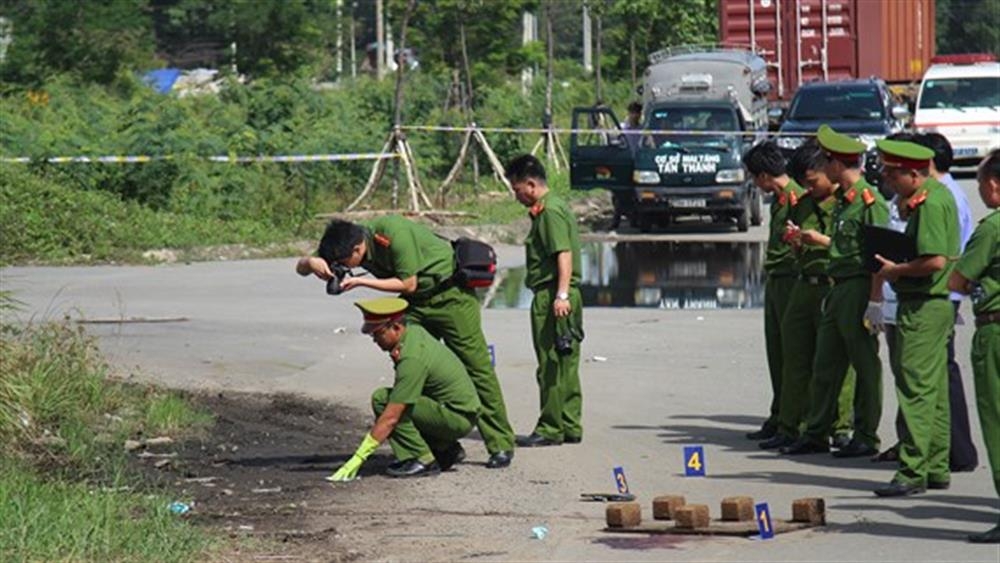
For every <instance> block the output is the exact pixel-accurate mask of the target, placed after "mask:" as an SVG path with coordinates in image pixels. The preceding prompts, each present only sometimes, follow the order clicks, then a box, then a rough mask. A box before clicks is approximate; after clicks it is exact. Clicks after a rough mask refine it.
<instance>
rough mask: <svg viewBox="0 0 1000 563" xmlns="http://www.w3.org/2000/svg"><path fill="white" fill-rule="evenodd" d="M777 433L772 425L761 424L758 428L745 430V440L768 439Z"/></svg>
mask: <svg viewBox="0 0 1000 563" xmlns="http://www.w3.org/2000/svg"><path fill="white" fill-rule="evenodd" d="M777 434H778V429H777V428H775V427H773V426H763V427H761V429H760V430H754V431H753V432H747V440H770V439H771V438H774V437H775V435H777Z"/></svg>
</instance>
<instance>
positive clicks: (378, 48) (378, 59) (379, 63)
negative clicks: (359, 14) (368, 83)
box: [375, 0, 385, 80]
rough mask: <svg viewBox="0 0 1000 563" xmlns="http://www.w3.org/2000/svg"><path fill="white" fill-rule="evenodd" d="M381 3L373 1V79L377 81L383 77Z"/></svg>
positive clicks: (383, 37)
mask: <svg viewBox="0 0 1000 563" xmlns="http://www.w3.org/2000/svg"><path fill="white" fill-rule="evenodd" d="M382 2H383V0H375V42H376V45H375V77H376V78H378V79H379V80H382V78H383V77H384V76H385V21H384V19H383V18H384V14H383V9H382Z"/></svg>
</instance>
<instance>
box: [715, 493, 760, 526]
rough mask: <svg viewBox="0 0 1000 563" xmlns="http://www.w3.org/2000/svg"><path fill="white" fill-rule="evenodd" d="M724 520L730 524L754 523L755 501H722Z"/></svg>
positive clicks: (739, 498)
mask: <svg viewBox="0 0 1000 563" xmlns="http://www.w3.org/2000/svg"><path fill="white" fill-rule="evenodd" d="M722 519H723V520H725V521H728V522H746V521H753V499H752V498H750V497H726V498H724V499H722Z"/></svg>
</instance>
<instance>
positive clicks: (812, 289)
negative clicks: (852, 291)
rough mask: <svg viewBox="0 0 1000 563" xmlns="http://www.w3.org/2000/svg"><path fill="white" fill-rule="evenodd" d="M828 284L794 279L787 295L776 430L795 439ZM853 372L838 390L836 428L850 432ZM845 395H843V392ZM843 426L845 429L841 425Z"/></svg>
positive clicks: (803, 411)
mask: <svg viewBox="0 0 1000 563" xmlns="http://www.w3.org/2000/svg"><path fill="white" fill-rule="evenodd" d="M829 291H830V286H829V285H825V284H821V285H812V284H809V283H807V282H805V281H801V280H797V281H796V282H795V284H794V285H793V286H792V291H791V293H790V294H789V296H788V305H787V306H786V307H787V309H786V310H785V316H784V317H783V318H782V319H781V351H782V357H783V360H782V370H781V402H780V406H779V407H778V432H780V433H781V434H783V435H785V436H788V437H791V438H796V437H798V436H799V430H800V426H801V425H802V423H803V422H804V421H805V419H806V417H807V414H808V412H809V389H810V387H811V385H812V379H813V358H814V357H815V355H816V335H817V333H818V331H819V322H820V319H821V316H822V309H821V307H822V303H823V299H824V298H825V297H826V295H827V293H828V292H829ZM853 377H854V374H853V372H851V373H849V374H848V375H847V377H845V384H844V386H843V389H841V390H840V391H841V397H845V396H846V399H844V400H841V401H840V402H841V404H842V405H843V409H842V417H841V421H839V422H838V423H837V425H836V428H837V429H838V431H841V430H842V431H849V428H850V420H851V414H850V413H851V409H850V405H851V401H852V400H853V397H854V388H853V385H849V384H848V383H852V382H853ZM845 394H846V395H845ZM845 426H846V428H844V427H845Z"/></svg>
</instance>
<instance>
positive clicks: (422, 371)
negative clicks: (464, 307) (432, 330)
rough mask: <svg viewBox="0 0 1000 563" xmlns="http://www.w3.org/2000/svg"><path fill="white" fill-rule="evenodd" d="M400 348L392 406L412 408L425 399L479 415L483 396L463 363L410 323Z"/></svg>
mask: <svg viewBox="0 0 1000 563" xmlns="http://www.w3.org/2000/svg"><path fill="white" fill-rule="evenodd" d="M399 347H400V349H399V359H398V360H397V361H396V381H395V382H394V383H393V384H392V391H390V392H389V402H390V403H402V404H404V405H412V404H414V403H416V402H417V399H419V398H420V397H421V396H424V397H428V398H430V399H434V400H435V401H437V402H438V403H441V404H442V405H446V406H447V407H448V408H450V409H452V410H454V411H457V412H462V413H468V414H475V413H478V412H479V396H478V395H476V388H475V387H473V386H472V380H471V379H469V375H468V374H467V373H466V371H465V367H464V366H463V365H462V362H461V361H460V360H459V359H458V356H456V355H455V354H454V352H452V351H451V350H449V349H448V348H447V347H446V346H445V345H444V344H442V343H441V342H439V341H438V340H435V339H434V337H433V336H431V335H430V334H429V333H428V332H427V330H425V329H424V327H422V326H420V325H418V324H412V323H407V325H406V332H404V333H403V337H402V339H400V343H399Z"/></svg>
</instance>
